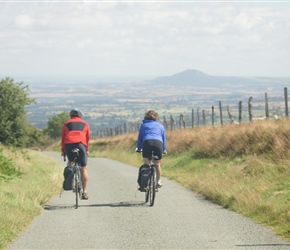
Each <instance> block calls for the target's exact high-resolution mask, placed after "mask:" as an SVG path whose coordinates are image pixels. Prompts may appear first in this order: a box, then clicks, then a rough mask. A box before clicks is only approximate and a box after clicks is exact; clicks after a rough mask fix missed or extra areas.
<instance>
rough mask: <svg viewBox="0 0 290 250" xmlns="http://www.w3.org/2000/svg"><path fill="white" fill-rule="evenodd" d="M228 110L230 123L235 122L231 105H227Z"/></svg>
mask: <svg viewBox="0 0 290 250" xmlns="http://www.w3.org/2000/svg"><path fill="white" fill-rule="evenodd" d="M227 111H228V115H229V118H230V123H231V124H233V123H234V119H233V116H232V113H231V109H230V106H229V105H227Z"/></svg>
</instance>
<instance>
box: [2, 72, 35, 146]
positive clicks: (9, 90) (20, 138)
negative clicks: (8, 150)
mask: <svg viewBox="0 0 290 250" xmlns="http://www.w3.org/2000/svg"><path fill="white" fill-rule="evenodd" d="M28 92H29V87H28V85H23V82H20V83H17V82H14V80H13V79H12V78H9V77H7V78H5V79H2V80H1V81H0V114H1V119H0V142H1V143H2V144H4V145H13V146H17V147H22V146H24V145H25V143H26V141H25V140H26V139H27V129H28V128H29V123H28V121H27V116H26V112H25V109H24V108H25V106H26V105H29V104H32V103H35V100H34V99H31V98H29V94H28Z"/></svg>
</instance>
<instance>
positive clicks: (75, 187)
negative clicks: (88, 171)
mask: <svg viewBox="0 0 290 250" xmlns="http://www.w3.org/2000/svg"><path fill="white" fill-rule="evenodd" d="M79 151H80V150H79V149H78V148H74V149H72V152H73V155H74V160H73V161H72V162H71V167H72V170H73V174H74V176H73V181H72V191H73V192H74V193H75V195H76V205H75V208H76V209H77V208H78V207H79V199H80V198H81V195H82V189H83V188H82V187H83V185H82V178H81V171H80V168H81V165H80V164H79V162H78V157H79ZM64 161H65V155H64Z"/></svg>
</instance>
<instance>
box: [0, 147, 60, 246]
mask: <svg viewBox="0 0 290 250" xmlns="http://www.w3.org/2000/svg"><path fill="white" fill-rule="evenodd" d="M2 153H3V155H4V157H5V159H6V160H7V159H9V161H13V163H15V165H17V167H18V171H19V172H20V173H21V174H20V175H19V176H16V177H14V178H12V179H9V180H1V181H0V204H1V210H0V221H1V223H0V249H4V247H6V246H7V245H8V244H9V242H11V240H12V239H14V238H15V237H16V236H17V235H18V234H19V233H20V232H21V231H22V230H23V229H24V228H26V227H27V226H28V225H29V224H30V223H31V221H32V220H33V218H35V217H36V216H37V215H39V214H40V213H41V211H42V210H43V206H44V204H45V203H46V202H47V201H48V200H49V199H50V198H51V197H52V196H53V195H54V194H56V193H58V192H59V190H60V189H61V183H62V170H61V168H60V166H59V165H60V164H59V163H58V162H56V161H55V160H53V159H51V158H49V157H46V156H44V155H42V154H41V153H40V152H37V151H24V150H22V151H19V150H8V149H3V151H2Z"/></svg>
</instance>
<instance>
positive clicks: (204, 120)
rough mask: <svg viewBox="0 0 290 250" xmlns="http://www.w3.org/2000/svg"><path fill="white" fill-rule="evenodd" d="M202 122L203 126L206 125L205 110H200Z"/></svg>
mask: <svg viewBox="0 0 290 250" xmlns="http://www.w3.org/2000/svg"><path fill="white" fill-rule="evenodd" d="M202 120H203V125H204V126H205V125H206V117H205V110H204V109H203V110H202Z"/></svg>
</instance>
